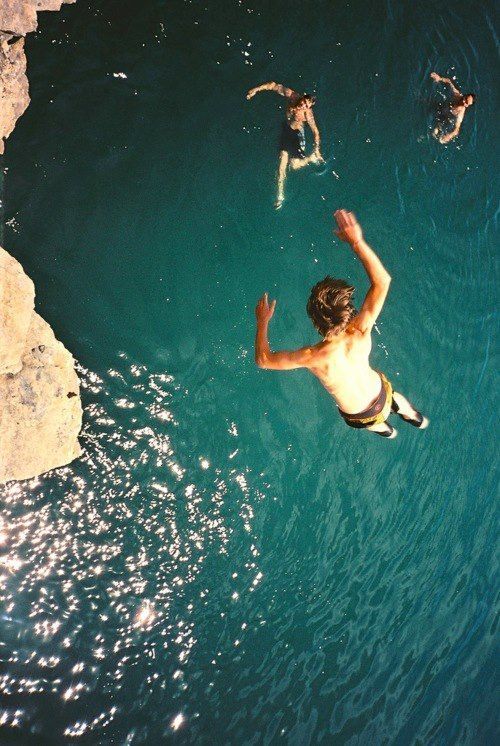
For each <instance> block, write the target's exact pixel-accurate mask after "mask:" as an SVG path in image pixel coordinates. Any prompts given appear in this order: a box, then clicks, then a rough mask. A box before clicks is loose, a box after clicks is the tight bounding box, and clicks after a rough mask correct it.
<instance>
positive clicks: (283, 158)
mask: <svg viewBox="0 0 500 746" xmlns="http://www.w3.org/2000/svg"><path fill="white" fill-rule="evenodd" d="M288 161H289V157H288V153H287V152H286V150H280V155H279V160H278V175H277V182H278V193H277V195H276V202H275V203H274V206H275V208H276V209H277V210H279V209H280V207H281V205H282V204H283V202H284V200H285V181H286V169H287V166H288Z"/></svg>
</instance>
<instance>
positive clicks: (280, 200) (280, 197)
mask: <svg viewBox="0 0 500 746" xmlns="http://www.w3.org/2000/svg"><path fill="white" fill-rule="evenodd" d="M284 201H285V195H284V194H278V196H277V197H276V202H275V203H274V209H275V210H281V208H282V207H283V202H284Z"/></svg>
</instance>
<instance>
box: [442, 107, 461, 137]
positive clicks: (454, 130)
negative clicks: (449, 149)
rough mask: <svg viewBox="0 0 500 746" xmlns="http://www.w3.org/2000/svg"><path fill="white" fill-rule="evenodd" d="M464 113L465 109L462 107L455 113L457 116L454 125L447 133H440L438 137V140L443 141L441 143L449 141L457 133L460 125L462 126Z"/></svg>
mask: <svg viewBox="0 0 500 746" xmlns="http://www.w3.org/2000/svg"><path fill="white" fill-rule="evenodd" d="M464 114H465V111H464V110H463V109H462V111H460V112H459V113H458V114H457V118H456V121H455V126H454V128H453V129H452V131H451V132H448V134H447V135H442V136H441V137H440V138H439V142H441V143H443V145H446V143H447V142H450V141H451V140H453V139H454V138H455V137H456V136H457V135H458V133H459V132H460V127H461V126H462V122H463V120H464Z"/></svg>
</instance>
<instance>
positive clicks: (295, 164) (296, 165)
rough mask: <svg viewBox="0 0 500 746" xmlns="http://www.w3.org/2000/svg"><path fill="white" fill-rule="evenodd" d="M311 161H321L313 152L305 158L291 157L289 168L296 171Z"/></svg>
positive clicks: (308, 164)
mask: <svg viewBox="0 0 500 746" xmlns="http://www.w3.org/2000/svg"><path fill="white" fill-rule="evenodd" d="M311 163H322V161H320V160H318V156H317V155H316V153H314V152H313V153H311V154H310V155H308V156H306V157H305V158H291V160H290V168H292V169H293V170H294V171H298V170H299V169H300V168H304V166H310V165H311Z"/></svg>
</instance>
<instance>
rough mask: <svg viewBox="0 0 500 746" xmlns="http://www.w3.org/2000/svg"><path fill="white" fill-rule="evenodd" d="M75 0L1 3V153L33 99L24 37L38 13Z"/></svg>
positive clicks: (10, 0)
mask: <svg viewBox="0 0 500 746" xmlns="http://www.w3.org/2000/svg"><path fill="white" fill-rule="evenodd" d="M63 2H66V3H74V2H75V0H0V154H2V153H3V152H4V139H5V138H7V137H8V136H9V135H10V133H11V132H12V130H13V129H14V127H15V124H16V122H17V120H18V119H19V117H20V116H21V115H22V114H23V113H24V111H25V110H26V108H27V106H28V104H29V102H30V98H29V94H28V78H27V77H26V55H25V54H24V39H23V38H18V37H23V36H25V35H26V34H27V33H29V32H30V31H35V29H36V27H37V16H36V14H37V12H39V11H41V10H59V9H60V8H61V5H62V4H63Z"/></svg>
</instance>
